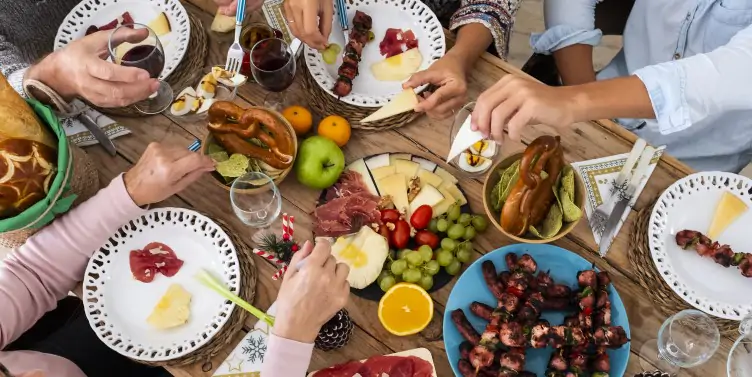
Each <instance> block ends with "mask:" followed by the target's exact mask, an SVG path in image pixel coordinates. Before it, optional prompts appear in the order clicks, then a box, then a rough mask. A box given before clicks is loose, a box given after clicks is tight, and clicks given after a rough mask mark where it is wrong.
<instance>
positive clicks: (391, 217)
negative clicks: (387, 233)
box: [381, 209, 400, 224]
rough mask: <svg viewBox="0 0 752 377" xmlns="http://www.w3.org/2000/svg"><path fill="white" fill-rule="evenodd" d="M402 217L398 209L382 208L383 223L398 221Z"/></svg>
mask: <svg viewBox="0 0 752 377" xmlns="http://www.w3.org/2000/svg"><path fill="white" fill-rule="evenodd" d="M399 218H400V213H399V211H397V210H396V209H382V210H381V222H382V223H385V224H386V223H396V222H397V220H399Z"/></svg>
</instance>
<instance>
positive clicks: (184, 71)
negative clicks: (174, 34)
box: [92, 12, 209, 117]
mask: <svg viewBox="0 0 752 377" xmlns="http://www.w3.org/2000/svg"><path fill="white" fill-rule="evenodd" d="M188 18H189V19H190V22H191V38H190V41H189V42H188V49H187V50H186V52H185V55H184V56H183V60H182V61H181V62H180V64H178V66H177V67H175V70H174V71H172V73H171V74H170V76H168V77H167V79H166V80H165V81H167V83H168V84H170V86H171V87H172V90H173V92H175V93H176V94H177V93H178V91H180V90H183V88H185V87H187V86H192V85H193V84H195V83H193V82H190V81H192V80H193V79H194V78H195V76H196V72H199V71H201V70H203V69H204V68H205V65H204V63H205V62H206V57H207V56H208V55H209V43H208V38H207V36H206V30H205V29H204V25H203V24H202V23H201V20H200V19H199V18H198V17H197V16H195V15H193V14H192V13H190V12H189V13H188ZM92 107H94V108H96V109H97V110H98V111H99V112H101V113H104V114H107V115H117V116H126V117H139V116H146V114H143V113H141V112H140V111H138V110H136V109H135V108H133V107H132V106H128V107H118V108H108V109H105V108H98V107H95V106H92Z"/></svg>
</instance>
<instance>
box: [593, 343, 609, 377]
mask: <svg viewBox="0 0 752 377" xmlns="http://www.w3.org/2000/svg"><path fill="white" fill-rule="evenodd" d="M590 368H591V370H592V372H593V373H592V374H591V375H590V376H591V377H608V373H609V372H610V371H611V361H610V360H609V357H608V354H607V353H606V349H605V348H604V347H598V348H596V350H595V355H594V356H593V360H592V362H591V367H590Z"/></svg>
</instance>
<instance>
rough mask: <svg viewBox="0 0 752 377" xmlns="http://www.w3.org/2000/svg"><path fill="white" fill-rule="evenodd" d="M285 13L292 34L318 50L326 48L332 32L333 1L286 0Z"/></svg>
mask: <svg viewBox="0 0 752 377" xmlns="http://www.w3.org/2000/svg"><path fill="white" fill-rule="evenodd" d="M284 13H285V18H286V19H287V25H288V26H289V27H290V32H291V33H292V35H294V36H295V37H297V38H298V39H300V40H301V41H302V42H303V43H305V44H307V45H308V46H311V47H312V48H315V49H317V50H323V49H325V48H326V46H327V45H328V44H329V34H330V33H331V32H332V20H333V17H334V2H333V1H331V0H285V3H284Z"/></svg>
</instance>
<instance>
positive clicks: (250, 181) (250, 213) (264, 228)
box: [230, 172, 282, 244]
mask: <svg viewBox="0 0 752 377" xmlns="http://www.w3.org/2000/svg"><path fill="white" fill-rule="evenodd" d="M230 202H231V203H232V209H233V210H234V211H235V215H236V216H237V217H238V218H239V219H240V221H242V222H244V223H245V224H246V225H249V226H251V227H253V228H256V229H258V231H257V232H256V233H255V234H254V235H253V242H255V243H256V244H261V243H262V241H263V239H264V237H265V236H267V235H268V234H269V233H270V232H269V228H270V227H271V225H272V223H274V220H276V219H277V217H279V214H280V212H282V195H281V194H280V193H279V189H278V188H277V185H275V184H274V181H273V180H272V179H271V178H270V177H269V176H267V175H266V174H263V173H259V172H250V173H246V174H245V175H243V176H242V177H238V178H237V179H235V181H234V182H233V183H232V187H231V188H230Z"/></svg>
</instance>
